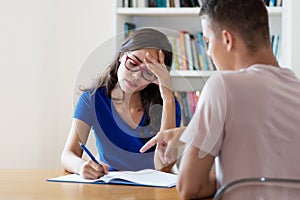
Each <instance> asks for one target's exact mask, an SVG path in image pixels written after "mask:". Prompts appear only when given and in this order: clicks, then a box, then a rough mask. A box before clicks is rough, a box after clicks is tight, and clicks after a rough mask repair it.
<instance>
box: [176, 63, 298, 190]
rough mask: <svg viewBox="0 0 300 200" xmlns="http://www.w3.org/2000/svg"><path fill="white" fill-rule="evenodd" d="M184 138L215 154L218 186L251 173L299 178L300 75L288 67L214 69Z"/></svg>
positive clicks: (258, 66) (252, 174) (252, 175)
mask: <svg viewBox="0 0 300 200" xmlns="http://www.w3.org/2000/svg"><path fill="white" fill-rule="evenodd" d="M181 141H183V142H185V143H187V144H191V145H193V146H194V147H196V148H199V149H201V150H202V152H204V153H201V154H200V153H199V157H200V158H201V157H202V156H205V152H206V153H208V154H211V155H213V156H216V175H217V182H218V186H219V187H220V186H222V185H224V184H226V183H228V182H230V181H233V180H237V179H240V178H248V177H284V178H298V179H300V81H299V80H298V79H297V77H296V76H295V74H294V73H293V72H292V71H291V70H289V69H287V68H278V67H273V66H266V65H254V66H251V67H249V68H247V69H242V70H240V71H226V72H216V73H215V74H214V75H213V76H212V77H211V78H210V79H209V80H208V81H207V83H206V85H205V87H204V89H203V91H202V93H201V96H200V98H199V100H198V104H197V108H196V111H195V114H194V116H193V118H192V119H191V121H190V123H189V125H188V127H187V128H186V130H185V132H184V133H183V135H182V137H181Z"/></svg>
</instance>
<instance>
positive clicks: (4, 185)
mask: <svg viewBox="0 0 300 200" xmlns="http://www.w3.org/2000/svg"><path fill="white" fill-rule="evenodd" d="M65 174H66V173H65V172H63V170H0V199H7V200H12V199H14V200H15V199H18V200H19V199H20V200H29V199H30V200H32V199H41V200H44V199H47V200H48V199H49V200H50V199H59V200H64V199H69V200H71V199H72V200H76V199H81V200H84V199H89V200H91V199H97V200H98V199H105V200H107V199H109V200H110V199H112V200H114V199H122V200H124V199H126V200H144V199H149V200H150V199H151V200H155V199H164V200H166V199H172V200H176V199H180V197H179V196H178V194H177V192H176V188H155V187H140V186H126V185H97V184H81V183H62V182H47V181H46V180H47V179H48V178H54V177H58V176H62V175H65Z"/></svg>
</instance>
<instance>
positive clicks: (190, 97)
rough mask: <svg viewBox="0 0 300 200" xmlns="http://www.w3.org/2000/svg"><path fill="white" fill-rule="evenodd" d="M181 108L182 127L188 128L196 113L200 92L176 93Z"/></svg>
mask: <svg viewBox="0 0 300 200" xmlns="http://www.w3.org/2000/svg"><path fill="white" fill-rule="evenodd" d="M174 94H175V96H176V98H177V100H178V102H179V104H180V107H181V116H182V120H181V125H182V126H187V125H188V123H189V122H190V120H191V118H192V116H193V115H194V113H195V110H196V106H197V102H198V99H199V96H200V91H189V92H178V91H175V92H174Z"/></svg>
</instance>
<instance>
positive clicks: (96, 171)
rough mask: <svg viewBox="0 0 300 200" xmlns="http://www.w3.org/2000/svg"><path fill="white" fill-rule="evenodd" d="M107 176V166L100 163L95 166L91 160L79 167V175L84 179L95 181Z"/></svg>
mask: <svg viewBox="0 0 300 200" xmlns="http://www.w3.org/2000/svg"><path fill="white" fill-rule="evenodd" d="M105 174H108V166H107V165H106V164H104V163H102V162H101V164H97V163H96V162H94V161H93V160H87V161H86V162H84V163H83V164H82V165H81V168H80V172H79V175H80V176H81V177H83V178H85V179H97V178H100V177H102V176H104V175H105Z"/></svg>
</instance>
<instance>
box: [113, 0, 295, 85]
mask: <svg viewBox="0 0 300 200" xmlns="http://www.w3.org/2000/svg"><path fill="white" fill-rule="evenodd" d="M286 1H291V0H285V1H284V2H283V3H286ZM115 4H116V5H115V7H116V11H115V12H116V15H115V17H116V18H115V34H116V35H117V34H120V33H122V32H123V31H124V23H125V22H131V23H134V24H135V25H136V28H142V27H160V28H163V30H166V32H165V33H166V34H172V32H173V33H176V32H177V31H179V30H187V31H189V32H190V33H192V34H194V33H196V32H197V31H201V21H200V17H199V10H200V8H122V0H115ZM283 8H284V6H283V7H268V12H269V21H270V32H271V34H279V35H280V42H279V46H280V47H281V46H282V45H281V41H284V40H285V39H284V38H282V30H283V26H282V23H283V22H282V20H283V18H282V13H283ZM282 52H283V51H282V49H281V50H280V52H279V62H280V63H281V56H282V55H283V56H287V55H285V54H283V53H282ZM281 64H282V63H281ZM283 64H286V63H283ZM211 74H212V72H211V71H195V70H192V71H181V70H176V71H172V72H171V79H172V87H173V90H176V91H193V90H201V88H202V87H203V85H204V83H205V81H206V80H207V78H208V77H209V76H210V75H211Z"/></svg>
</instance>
